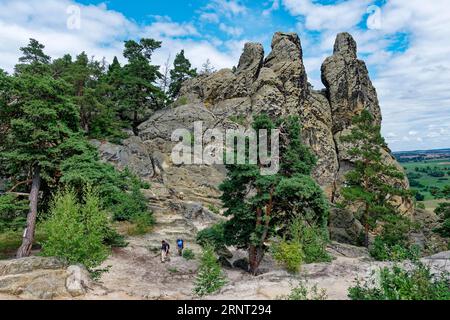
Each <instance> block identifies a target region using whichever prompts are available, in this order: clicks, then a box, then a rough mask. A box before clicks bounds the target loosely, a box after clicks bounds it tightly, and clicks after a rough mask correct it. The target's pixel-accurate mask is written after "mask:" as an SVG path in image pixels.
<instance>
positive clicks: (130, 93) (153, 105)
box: [120, 39, 165, 135]
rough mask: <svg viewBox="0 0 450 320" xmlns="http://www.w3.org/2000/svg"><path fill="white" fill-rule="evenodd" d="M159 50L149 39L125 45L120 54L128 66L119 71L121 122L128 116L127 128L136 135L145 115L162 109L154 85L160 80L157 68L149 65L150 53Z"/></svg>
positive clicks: (162, 94)
mask: <svg viewBox="0 0 450 320" xmlns="http://www.w3.org/2000/svg"><path fill="white" fill-rule="evenodd" d="M160 47H161V42H159V41H156V40H153V39H141V40H140V42H139V43H138V42H136V41H134V40H129V41H126V42H125V50H124V53H123V55H124V57H125V58H126V59H128V64H126V65H125V66H124V67H123V69H122V84H121V86H120V99H121V107H122V110H121V111H122V112H121V114H122V117H123V118H125V119H130V115H131V127H132V128H133V132H134V133H135V134H136V135H137V134H138V126H139V124H140V123H141V121H142V120H143V115H144V114H145V112H146V111H147V110H155V109H158V108H161V107H163V104H164V103H163V102H164V101H165V95H164V93H163V92H162V91H161V89H160V88H158V87H157V86H156V81H157V80H158V79H159V78H160V77H161V74H160V72H159V66H155V65H152V64H151V58H152V54H153V52H154V51H155V50H156V49H158V48H160Z"/></svg>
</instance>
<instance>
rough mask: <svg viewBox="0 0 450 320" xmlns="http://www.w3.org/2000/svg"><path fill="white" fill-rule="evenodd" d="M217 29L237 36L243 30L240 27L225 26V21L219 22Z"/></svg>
mask: <svg viewBox="0 0 450 320" xmlns="http://www.w3.org/2000/svg"><path fill="white" fill-rule="evenodd" d="M219 29H220V30H221V31H223V32H225V33H227V34H229V35H230V36H233V37H239V36H240V35H241V34H242V33H243V32H244V30H242V28H238V27H231V26H227V25H226V24H225V23H221V24H220V25H219Z"/></svg>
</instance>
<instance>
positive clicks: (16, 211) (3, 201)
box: [0, 194, 28, 232]
mask: <svg viewBox="0 0 450 320" xmlns="http://www.w3.org/2000/svg"><path fill="white" fill-rule="evenodd" d="M27 210H28V204H27V201H25V200H23V199H19V198H17V197H16V196H14V195H9V194H6V195H0V232H5V231H6V230H13V231H16V230H19V229H23V228H24V226H25V225H26V215H27Z"/></svg>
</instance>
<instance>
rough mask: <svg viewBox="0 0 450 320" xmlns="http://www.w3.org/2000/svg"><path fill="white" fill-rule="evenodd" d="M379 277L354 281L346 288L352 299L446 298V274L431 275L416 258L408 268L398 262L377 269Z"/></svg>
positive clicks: (449, 282) (449, 293)
mask: <svg viewBox="0 0 450 320" xmlns="http://www.w3.org/2000/svg"><path fill="white" fill-rule="evenodd" d="M378 276H379V279H377V280H376V279H371V280H369V281H366V282H364V283H361V282H360V281H359V280H358V281H357V284H356V286H354V287H351V288H349V291H348V296H349V298H351V299H352V300H450V277H449V275H448V274H443V275H441V276H433V275H432V274H431V271H430V268H429V267H427V266H425V265H424V264H423V263H421V262H419V261H416V262H415V263H414V268H413V269H412V270H406V269H403V268H401V267H399V266H394V267H393V268H392V269H389V268H383V269H380V271H379V274H378Z"/></svg>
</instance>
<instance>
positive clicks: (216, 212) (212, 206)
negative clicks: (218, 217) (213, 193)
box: [208, 204, 220, 214]
mask: <svg viewBox="0 0 450 320" xmlns="http://www.w3.org/2000/svg"><path fill="white" fill-rule="evenodd" d="M208 210H209V211H211V212H213V213H215V214H220V209H219V208H217V207H216V206H215V205H213V204H210V205H209V206H208Z"/></svg>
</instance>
